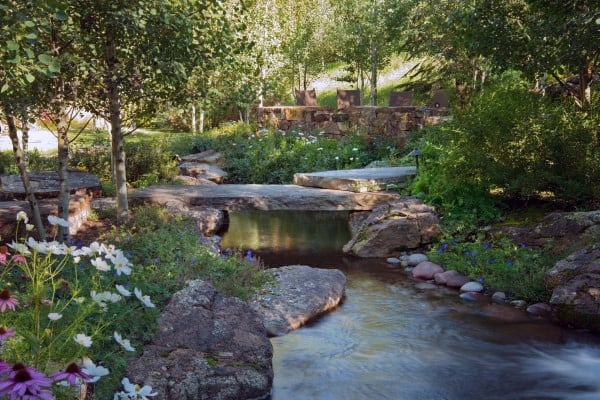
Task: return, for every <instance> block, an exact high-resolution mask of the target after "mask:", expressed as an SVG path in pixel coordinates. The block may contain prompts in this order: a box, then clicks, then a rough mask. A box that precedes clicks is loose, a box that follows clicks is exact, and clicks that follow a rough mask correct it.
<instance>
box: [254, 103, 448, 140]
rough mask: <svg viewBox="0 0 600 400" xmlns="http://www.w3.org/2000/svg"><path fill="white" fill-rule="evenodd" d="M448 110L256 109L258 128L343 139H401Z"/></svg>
mask: <svg viewBox="0 0 600 400" xmlns="http://www.w3.org/2000/svg"><path fill="white" fill-rule="evenodd" d="M448 118H450V117H448V112H447V110H441V109H429V108H425V107H422V108H418V107H410V106H409V107H373V106H361V107H348V108H345V109H344V110H334V109H332V108H329V107H304V106H274V107H260V108H258V109H257V122H258V125H259V127H261V128H266V127H274V128H277V129H281V130H283V131H285V132H287V131H291V130H297V131H302V132H322V133H324V134H327V135H343V134H345V133H347V132H350V131H354V130H361V131H363V132H365V133H367V134H370V135H375V136H393V137H402V136H405V135H406V134H407V133H408V132H411V131H415V130H418V129H421V128H422V127H423V126H425V125H428V124H437V123H439V122H441V121H444V120H447V119H448Z"/></svg>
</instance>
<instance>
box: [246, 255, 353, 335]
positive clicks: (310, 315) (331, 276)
mask: <svg viewBox="0 0 600 400" xmlns="http://www.w3.org/2000/svg"><path fill="white" fill-rule="evenodd" d="M268 272H269V273H270V274H272V275H273V282H272V283H271V284H270V285H268V286H267V287H266V289H265V290H263V291H262V292H261V293H259V294H258V295H256V296H255V297H254V299H253V300H251V301H250V307H252V308H253V309H254V310H255V311H256V312H257V313H258V314H259V315H260V317H261V318H262V321H263V323H264V325H265V328H266V329H267V331H268V332H269V335H271V336H279V335H284V334H286V333H288V332H289V331H291V330H294V329H297V328H299V327H301V326H302V325H304V324H306V323H307V322H309V321H310V320H312V319H314V318H316V317H318V316H320V315H322V314H323V313H325V312H327V311H329V310H331V309H333V308H335V307H336V306H337V305H338V304H339V303H340V301H341V300H342V298H343V297H344V292H345V288H346V276H345V275H344V273H343V272H342V271H340V270H338V269H323V268H312V267H309V266H307V265H288V266H285V267H280V268H272V269H270V270H268Z"/></svg>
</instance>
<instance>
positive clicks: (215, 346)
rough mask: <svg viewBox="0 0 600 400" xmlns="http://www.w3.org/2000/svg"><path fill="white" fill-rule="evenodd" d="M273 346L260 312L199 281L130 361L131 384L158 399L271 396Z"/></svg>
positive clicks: (219, 399)
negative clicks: (148, 390) (149, 390)
mask: <svg viewBox="0 0 600 400" xmlns="http://www.w3.org/2000/svg"><path fill="white" fill-rule="evenodd" d="M272 356H273V348H272V346H271V342H270V340H269V339H268V337H267V331H266V330H265V328H264V326H263V324H262V321H261V319H260V317H259V316H258V314H257V313H256V312H254V310H252V309H251V308H250V307H249V306H248V304H247V303H245V302H243V301H242V300H240V299H238V298H235V297H225V296H222V295H221V294H219V293H218V292H216V291H215V289H214V288H213V287H212V286H211V285H209V284H208V283H206V282H203V281H199V280H195V281H190V282H188V286H187V287H186V288H184V289H183V290H181V291H179V292H177V293H176V294H175V295H174V296H173V298H172V299H171V301H170V302H169V304H168V305H167V306H166V307H165V309H164V310H163V312H162V313H161V316H160V321H159V332H158V333H157V334H156V335H155V336H154V338H153V339H152V340H151V342H150V343H149V344H148V345H146V346H145V347H144V349H143V351H142V353H141V354H140V355H139V356H136V357H133V358H131V359H130V360H129V366H128V368H127V376H128V377H129V379H130V381H131V382H134V383H136V384H139V385H150V386H152V391H153V392H156V393H157V395H156V399H164V400H187V399H189V400H192V399H194V400H196V399H203V400H209V399H210V400H215V399H216V400H238V399H263V398H267V397H268V396H269V393H270V391H271V385H272V382H273V368H272V362H271V360H272Z"/></svg>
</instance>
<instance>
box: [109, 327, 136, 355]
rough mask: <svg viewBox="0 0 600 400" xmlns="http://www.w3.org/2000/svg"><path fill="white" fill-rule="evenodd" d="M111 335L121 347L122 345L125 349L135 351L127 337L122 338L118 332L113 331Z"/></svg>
mask: <svg viewBox="0 0 600 400" xmlns="http://www.w3.org/2000/svg"><path fill="white" fill-rule="evenodd" d="M113 336H114V338H115V340H116V341H117V343H119V344H120V345H121V347H123V349H125V350H127V351H135V349H134V348H133V346H132V345H131V342H130V341H129V339H123V338H122V337H121V334H120V333H119V332H117V331H115V333H114V334H113Z"/></svg>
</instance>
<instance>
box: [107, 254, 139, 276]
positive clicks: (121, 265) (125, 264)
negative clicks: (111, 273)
mask: <svg viewBox="0 0 600 400" xmlns="http://www.w3.org/2000/svg"><path fill="white" fill-rule="evenodd" d="M108 259H109V260H110V261H112V263H113V265H114V267H115V271H117V275H121V274H125V275H131V268H130V267H131V266H132V265H133V264H131V263H130V262H129V260H128V259H127V257H125V256H124V255H123V253H121V252H116V253H115V254H113V255H110V256H109V257H108Z"/></svg>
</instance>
